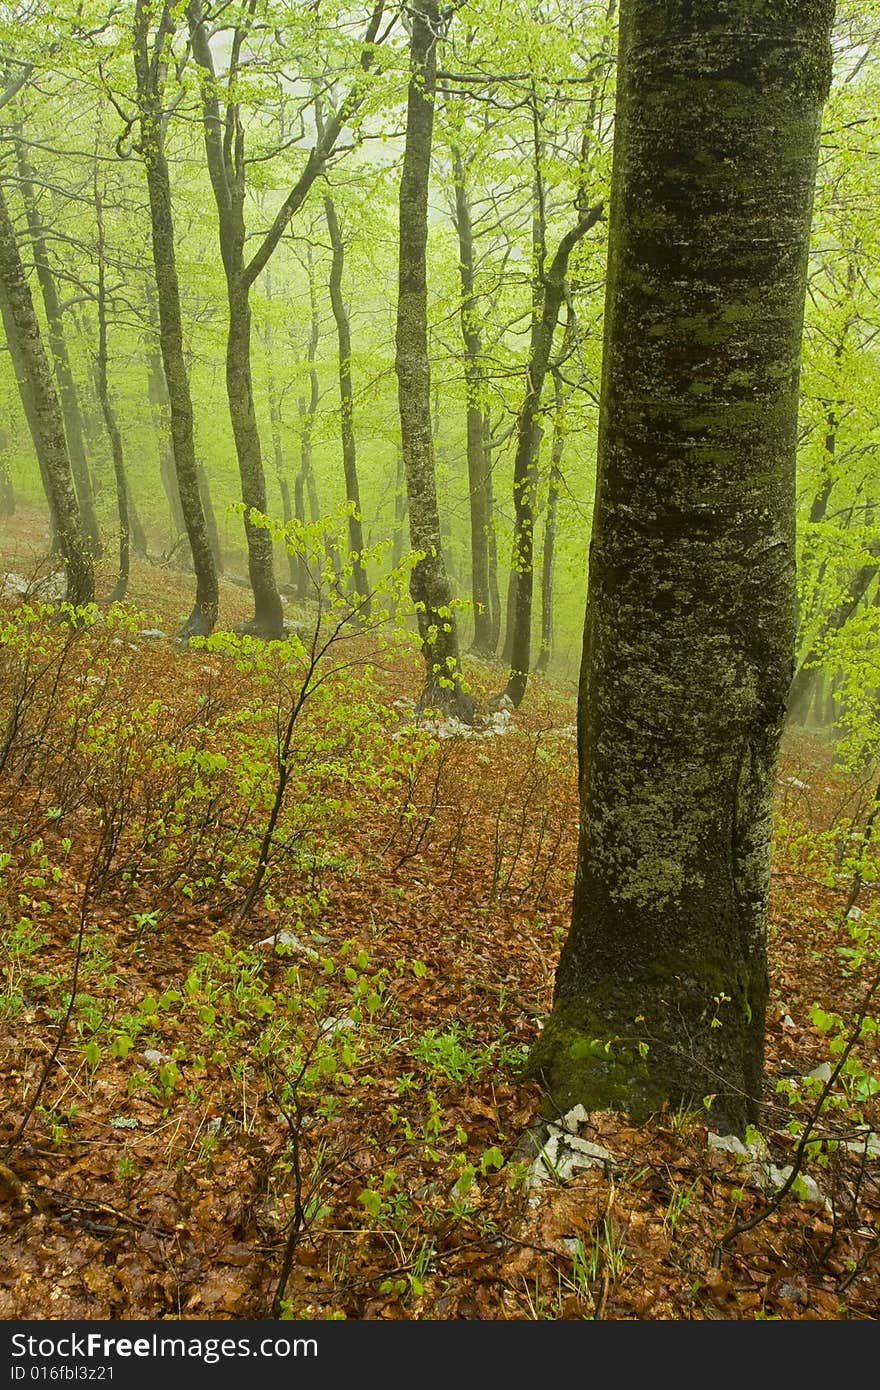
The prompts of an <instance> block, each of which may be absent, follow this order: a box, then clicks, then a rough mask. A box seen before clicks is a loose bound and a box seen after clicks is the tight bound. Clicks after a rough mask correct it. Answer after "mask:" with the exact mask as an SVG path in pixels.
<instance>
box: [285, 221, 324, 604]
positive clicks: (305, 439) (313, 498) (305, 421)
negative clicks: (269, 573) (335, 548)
mask: <svg viewBox="0 0 880 1390" xmlns="http://www.w3.org/2000/svg"><path fill="white" fill-rule="evenodd" d="M306 269H307V273H308V280H309V310H310V317H309V340H308V343H307V344H306V369H307V373H308V381H309V394H308V396H300V397H299V398H298V400H297V410H298V413H299V421H300V433H299V470H298V472H297V475H296V479H295V482H294V507H295V510H296V516H297V520H298V521H300V522H302V523H303V524H305V520H306V497H307V496H308V499H309V516H310V519H311V520H312V521H313V522H314V521H317V520H318V517H319V516H320V514H321V513H320V510H319V508H318V498H317V490H316V484H315V470H314V468H313V467H312V433H313V431H314V428H315V420H316V418H317V414H318V397H319V387H320V383H319V381H318V371H317V368H316V367H315V358H316V356H317V353H318V341H319V337H320V332H321V321H320V317H319V314H318V291H317V286H316V284H315V275H314V268H313V265H312V250H311V247H310V246H309V247H307V249H306ZM291 565H292V567H293V568H292V571H291V573H292V575H295V578H294V580H293V582H294V584H295V585H296V594H297V598H299V599H300V600H302V599H305V598H306V597H307V596H308V589H309V575H308V569H307V567H306V558H305V555H292V556H291ZM315 579H316V581H317V579H318V576H317V575H316V576H315Z"/></svg>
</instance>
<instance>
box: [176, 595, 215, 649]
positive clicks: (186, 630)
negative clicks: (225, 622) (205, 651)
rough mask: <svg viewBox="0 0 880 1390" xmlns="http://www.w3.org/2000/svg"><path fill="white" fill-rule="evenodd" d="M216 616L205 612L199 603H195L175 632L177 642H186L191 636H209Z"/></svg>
mask: <svg viewBox="0 0 880 1390" xmlns="http://www.w3.org/2000/svg"><path fill="white" fill-rule="evenodd" d="M215 621H216V618H212V617H211V616H210V614H208V613H206V612H205V610H204V609H203V608H202V606H201V604H198V603H197V604H196V606H195V608H194V609H193V611H192V612H191V613H190V615H189V617H188V618H187V620H186V622H185V623H184V625H183V627H182V628H181V629H180V631H179V633H178V634H177V640H178V641H179V642H188V641H189V640H190V638H191V637H210V636H211V633H212V632H213V631H214V623H215Z"/></svg>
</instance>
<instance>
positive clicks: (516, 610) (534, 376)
mask: <svg viewBox="0 0 880 1390" xmlns="http://www.w3.org/2000/svg"><path fill="white" fill-rule="evenodd" d="M601 216H602V207H601V205H597V206H596V207H593V208H590V209H589V211H587V212H585V213H584V214H583V215H582V216H581V218H580V221H579V222H578V223H577V225H576V226H575V227H572V228H571V229H570V230H569V231H568V232H566V234H565V236H564V237H563V238H562V240H561V241H560V243H559V246H558V248H557V251H556V255H555V256H554V257H553V261H552V263H551V265H550V268H549V270H547V271H546V272H545V274H544V275H543V277H542V286H541V290H542V292H541V309H540V314H536V315H535V317H534V319H533V321H532V332H531V340H530V345H529V363H528V367H527V368H526V390H525V395H524V396H523V402H522V405H521V406H520V410H519V415H518V416H517V422H516V454H515V455H514V461H513V510H514V527H513V562H512V566H511V568H512V572H513V583H512V588H513V612H512V616H513V623H512V631H511V640H510V658H509V659H510V676H509V678H508V681H507V688H506V690H505V694H506V695H507V697H508V699H510V700H511V701H512V702H513V704H514V706H515V707H518V706H519V705H520V703H521V702H522V698H523V696H524V695H525V693H526V684H527V682H528V677H529V668H530V666H531V651H532V591H533V588H534V564H533V551H534V531H535V501H536V496H537V489H538V450H539V448H540V444H541V436H542V433H543V427H542V424H541V397H542V394H543V390H544V380H545V377H546V375H547V371H548V368H549V366H550V353H551V350H552V347H553V334H554V332H555V331H556V321H557V319H558V318H559V310H560V308H561V307H562V301H563V298H564V296H565V276H566V273H567V270H568V259H569V256H570V255H571V252H572V251H573V249H574V247H575V246H576V245H577V243H578V242H579V241H580V240H581V238H582V237H583V236H584V235H585V234H586V233H587V232H588V231H589V230H590V228H591V227H593V226H594V225H595V224H596V222H598V220H599V218H600V217H601ZM508 623H510V615H509V616H508Z"/></svg>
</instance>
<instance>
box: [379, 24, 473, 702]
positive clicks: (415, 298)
mask: <svg viewBox="0 0 880 1390" xmlns="http://www.w3.org/2000/svg"><path fill="white" fill-rule="evenodd" d="M410 14H411V22H412V30H411V40H410V83H409V91H408V96H407V118H406V140H405V144H404V155H403V174H402V178H401V184H400V257H399V290H398V300H397V333H396V362H395V365H396V368H397V381H398V401H399V405H400V427H401V439H402V444H403V460H404V467H405V470H406V488H407V494H408V497H409V528H410V541H411V544H412V548H413V549H414V550H418V551H420V552H421V556H422V558H421V559H420V560H419V561H418V562H417V564H416V565H415V567H414V569H413V571H412V575H411V579H410V592H411V594H412V598H413V602H414V604H415V607H416V613H417V616H418V624H419V633H420V636H421V639H422V652H423V655H424V659H425V668H426V677H425V687H424V691H423V694H422V704H423V705H424V706H436V705H440V706H450V705H453V706H454V707H455V708H456V710H457V712H458V713H459V716H460V717H462V718H467V719H470V718H472V717H473V711H472V702H471V701H470V700H469V699H468V698H467V697H466V696H465V694H464V692H463V690H462V686H461V672H460V665H459V651H458V632H457V628H456V622H455V612H454V610H453V608H452V592H451V589H450V585H449V579H448V577H447V573H446V566H445V564H444V561H443V550H442V545H441V540H440V515H439V509H438V506H437V484H436V477H435V472H434V448H433V442H432V439H431V368H430V360H429V357H428V295H427V266H426V247H427V238H428V179H429V175H430V166H431V143H432V138H433V128H434V96H435V92H436V86H437V78H436V73H437V37H438V34H439V28H440V8H439V4H438V3H437V0H415V3H414V4H413V6H412V9H411V11H410Z"/></svg>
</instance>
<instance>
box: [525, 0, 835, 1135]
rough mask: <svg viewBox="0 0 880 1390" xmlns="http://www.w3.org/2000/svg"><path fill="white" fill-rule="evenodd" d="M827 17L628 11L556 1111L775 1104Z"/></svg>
mask: <svg viewBox="0 0 880 1390" xmlns="http://www.w3.org/2000/svg"><path fill="white" fill-rule="evenodd" d="M830 11H831V7H829V6H828V5H826V4H824V3H822V4H818V5H816V4H813V3H812V0H797V3H795V0H776V3H774V0H687V3H685V0H664V3H656V0H628V2H627V0H624V2H623V3H622V5H621V30H620V59H619V65H618V97H617V115H616V122H617V123H616V130H615V147H614V172H613V178H612V198H611V214H610V243H609V273H608V284H607V291H606V296H607V297H606V314H605V344H604V360H603V379H602V404H601V412H600V425H599V455H598V470H597V494H596V506H595V511H594V517H595V520H594V528H593V535H592V539H591V549H590V567H589V593H588V603H587V614H586V622H585V630H584V656H583V664H582V671H581V684H580V699H579V712H578V750H579V764H580V796H581V829H580V842H579V848H578V870H577V878H576V884H575V893H574V901H573V907H572V925H571V931H570V933H569V937H568V940H567V941H566V943H565V946H564V948H563V952H562V957H561V960H560V963H559V967H558V970H557V976H556V991H555V998H554V1005H553V1010H552V1014H551V1016H550V1019H549V1021H548V1023H547V1026H546V1028H545V1030H544V1032H543V1034H542V1035H541V1037H540V1039H539V1040H538V1042H537V1044H536V1045H535V1047H534V1049H533V1051H532V1056H531V1059H530V1066H531V1069H532V1071H533V1072H534V1073H536V1074H538V1075H540V1076H541V1077H543V1079H544V1082H545V1085H546V1089H547V1093H548V1097H549V1103H550V1104H551V1105H553V1106H557V1105H558V1106H560V1107H567V1106H569V1105H571V1104H573V1103H574V1102H576V1101H580V1102H581V1103H583V1104H584V1105H586V1106H588V1107H589V1106H593V1107H595V1106H617V1107H619V1108H622V1109H625V1110H630V1111H631V1112H633V1113H636V1114H642V1113H644V1112H646V1111H648V1110H651V1109H655V1108H657V1106H658V1105H659V1104H661V1103H662V1102H664V1101H666V1102H669V1103H671V1104H673V1105H679V1104H687V1105H699V1104H700V1103H701V1101H702V1100H703V1099H704V1098H708V1097H714V1099H713V1100H712V1101H710V1105H711V1107H712V1109H713V1120H712V1122H713V1123H714V1124H721V1125H724V1126H725V1127H727V1128H730V1129H732V1130H735V1131H740V1132H741V1131H742V1129H743V1128H744V1126H745V1124H746V1123H748V1122H750V1121H752V1120H754V1119H755V1118H756V1116H757V1113H758V1104H759V1097H760V1089H761V1078H762V1072H763V1029H764V1014H765V1008H766V998H767V960H766V911H767V894H768V886H769V856H770V834H771V805H772V789H773V778H774V770H775V762H776V754H777V749H778V741H779V737H780V733H781V729H782V723H783V718H784V712H785V701H786V696H787V692H788V687H789V683H790V679H791V669H792V657H793V650H794V619H795V590H794V463H795V446H796V435H797V392H798V373H799V361H800V339H801V330H802V318H803V302H804V293H805V285H806V258H807V249H808V243H809V232H810V221H811V211H812V198H813V189H814V183H815V170H816V157H817V149H818V134H819V120H820V114H821V103H822V100H823V97H824V95H825V90H826V89H827V81H828V73H829V71H830V68H829V61H830V58H829V54H830V39H829V27H830ZM808 58H809V59H810V61H809V63H808V62H807V59H808ZM805 64H806V66H805ZM808 69H809V74H811V76H810V77H809V80H807V76H806V74H807V72H808ZM823 74H824V76H823Z"/></svg>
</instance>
